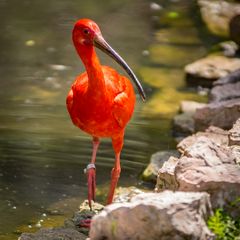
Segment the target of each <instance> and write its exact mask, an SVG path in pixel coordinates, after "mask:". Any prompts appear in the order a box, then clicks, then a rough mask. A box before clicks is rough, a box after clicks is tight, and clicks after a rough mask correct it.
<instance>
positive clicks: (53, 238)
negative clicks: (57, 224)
mask: <svg viewBox="0 0 240 240" xmlns="http://www.w3.org/2000/svg"><path fill="white" fill-rule="evenodd" d="M57 239H58V240H60V239H64V240H86V236H85V235H84V234H82V233H79V232H78V231H76V230H74V229H71V228H53V229H41V230H39V231H38V232H37V233H23V234H22V235H21V236H20V237H19V240H57Z"/></svg>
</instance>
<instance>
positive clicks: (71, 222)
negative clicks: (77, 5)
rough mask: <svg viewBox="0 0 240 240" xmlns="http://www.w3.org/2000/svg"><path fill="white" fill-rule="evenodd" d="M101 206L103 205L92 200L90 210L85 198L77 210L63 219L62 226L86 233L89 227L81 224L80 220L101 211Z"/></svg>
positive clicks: (89, 217)
mask: <svg viewBox="0 0 240 240" xmlns="http://www.w3.org/2000/svg"><path fill="white" fill-rule="evenodd" d="M103 208H104V206H103V205H101V204H99V203H97V202H92V210H90V208H89V205H88V200H85V201H84V202H83V203H82V204H81V205H80V207H79V211H77V212H75V213H74V216H73V217H72V218H71V219H68V220H66V221H65V223H64V226H65V227H67V228H74V229H75V230H77V231H78V232H81V233H83V234H85V235H88V232H89V228H87V227H84V226H81V222H83V221H84V220H88V219H92V217H93V216H94V215H96V214H98V213H99V212H100V211H102V209H103Z"/></svg>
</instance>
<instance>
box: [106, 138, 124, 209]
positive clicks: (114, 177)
mask: <svg viewBox="0 0 240 240" xmlns="http://www.w3.org/2000/svg"><path fill="white" fill-rule="evenodd" d="M112 144H113V148H114V151H115V165H114V168H113V169H112V174H111V186H110V190H109V193H108V199H107V204H110V203H112V201H113V197H114V192H115V188H116V186H117V183H118V179H119V176H120V173H121V165H120V154H121V150H122V146H123V134H122V135H120V136H118V137H117V138H112Z"/></svg>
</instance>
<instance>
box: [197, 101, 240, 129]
mask: <svg viewBox="0 0 240 240" xmlns="http://www.w3.org/2000/svg"><path fill="white" fill-rule="evenodd" d="M238 118H240V100H239V99H232V100H227V101H222V102H216V103H215V102H214V103H210V104H208V105H206V107H203V108H199V109H197V110H196V113H195V114H194V121H195V130H204V129H206V128H208V127H209V126H216V127H220V128H223V129H230V128H231V127H232V125H233V124H234V123H235V122H236V120H237V119H238Z"/></svg>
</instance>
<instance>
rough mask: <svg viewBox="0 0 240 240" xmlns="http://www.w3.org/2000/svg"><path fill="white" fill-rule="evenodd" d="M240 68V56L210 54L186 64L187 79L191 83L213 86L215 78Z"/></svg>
mask: <svg viewBox="0 0 240 240" xmlns="http://www.w3.org/2000/svg"><path fill="white" fill-rule="evenodd" d="M239 68H240V59H239V58H227V57H224V56H215V55H210V56H208V57H206V58H202V59H200V60H197V61H195V62H193V63H191V64H188V65H186V67H185V73H186V81H187V83H188V84H190V85H201V86H204V87H211V86H212V84H213V82H214V81H215V80H217V79H219V78H221V77H225V76H226V75H228V74H229V73H231V72H233V71H235V70H237V69H239Z"/></svg>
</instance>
